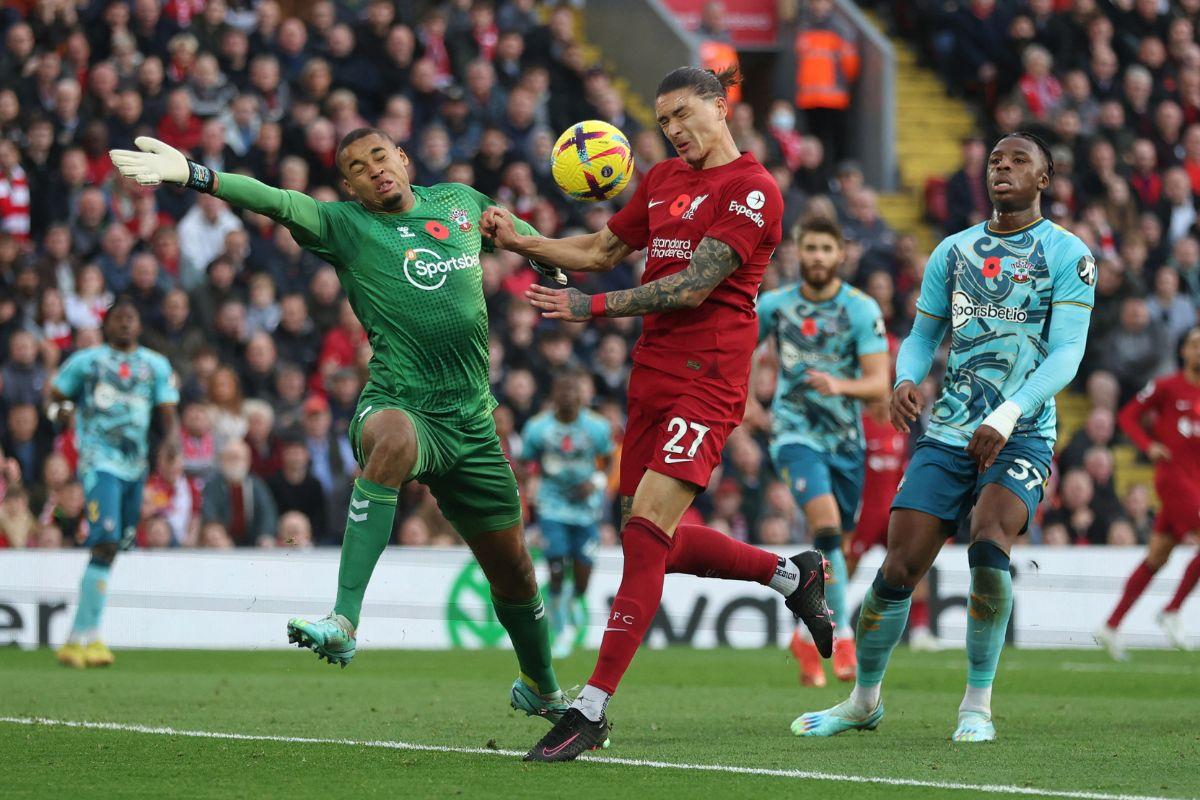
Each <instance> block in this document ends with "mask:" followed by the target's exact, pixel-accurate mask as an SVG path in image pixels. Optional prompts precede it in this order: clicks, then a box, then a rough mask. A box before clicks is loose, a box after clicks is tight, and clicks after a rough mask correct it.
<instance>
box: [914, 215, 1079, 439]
mask: <svg viewBox="0 0 1200 800" xmlns="http://www.w3.org/2000/svg"><path fill="white" fill-rule="evenodd" d="M1095 285H1096V262H1095V260H1094V259H1093V258H1092V254H1091V253H1090V252H1089V251H1088V249H1087V246H1086V245H1084V243H1083V242H1082V241H1080V240H1079V238H1078V237H1076V236H1075V235H1074V234H1072V233H1070V232H1069V231H1067V230H1066V229H1064V228H1062V227H1061V226H1059V225H1056V224H1054V223H1053V222H1050V221H1048V220H1044V219H1043V220H1039V221H1038V222H1036V223H1034V224H1032V225H1031V226H1029V227H1027V228H1025V229H1023V230H1020V231H1016V232H1013V233H1007V234H1004V235H1000V234H997V233H992V232H991V231H990V230H989V229H988V223H986V222H984V223H980V224H979V225H976V226H974V227H971V228H968V229H966V230H965V231H962V232H961V233H956V234H954V235H953V236H948V237H946V238H945V239H943V240H942V243H941V244H939V245H938V247H937V249H936V250H934V251H933V255H932V256H930V258H929V264H928V266H927V267H926V268H925V276H924V278H923V279H922V282H921V295H920V297H919V298H918V300H917V311H918V313H920V314H923V315H925V316H927V317H931V318H934V319H936V320H940V321H942V324H943V325H944V324H945V323H946V322H948V323H949V325H950V328H951V339H950V356H949V359H948V361H947V364H946V376H945V378H944V379H943V381H942V390H941V393H940V394H939V395H938V398H937V401H936V402H935V403H934V405H933V408H932V410H931V415H930V425H929V429H928V431H927V435H928V436H929V437H930V438H931V439H934V440H936V441H939V442H943V443H945V444H950V445H955V446H960V447H965V446H966V445H967V443H968V442H970V440H971V436H972V435H973V434H974V433H975V429H976V428H978V427H979V424H980V423H981V422H982V421H983V419H984V417H986V416H987V415H988V414H989V413H990V412H991V411H993V410H994V409H995V408H997V407H998V406H999V405H1000V404H1001V403H1003V402H1004V401H1005V400H1006V399H1012V398H1013V397H1014V396H1016V395H1017V392H1018V390H1019V389H1021V388H1022V386H1024V385H1025V384H1026V383H1027V382H1028V381H1029V378H1030V376H1031V375H1032V374H1033V372H1034V370H1035V369H1037V367H1038V366H1039V365H1040V364H1041V363H1042V362H1043V361H1045V360H1046V357H1047V354H1048V353H1049V351H1050V346H1049V340H1050V328H1051V319H1052V316H1053V314H1054V309H1055V308H1056V307H1062V306H1074V307H1082V308H1083V309H1084V312H1083V313H1084V314H1085V315H1086V313H1087V311H1088V310H1090V309H1091V307H1092V304H1093V302H1094V298H1095ZM1083 327H1084V328H1086V316H1085V317H1084V322H1083ZM1079 347H1080V348H1082V343H1080V344H1079ZM1075 363H1076V364H1077V359H1076V361H1075ZM900 372H901V373H903V370H902V369H901V370H900ZM1073 374H1074V373H1073V372H1072V375H1073ZM1072 375H1066V376H1063V377H1064V381H1063V383H1064V384H1065V382H1067V381H1069V380H1070V379H1071V377H1072ZM900 377H901V378H903V377H904V376H903V374H901V376H900ZM1056 421H1057V420H1056V415H1055V408H1054V396H1053V394H1052V393H1051V394H1049V395H1048V397H1046V398H1045V400H1044V402H1042V403H1040V404H1039V405H1037V407H1036V408H1032V409H1030V410H1028V411H1027V413H1026V414H1025V415H1024V416H1022V417H1021V418H1020V420H1019V421H1018V422H1017V425H1016V427H1015V428H1014V429H1013V434H1012V438H1014V439H1016V438H1036V439H1042V440H1044V441H1045V442H1046V444H1047V445H1049V446H1051V447H1053V444H1054V440H1055V437H1056Z"/></svg>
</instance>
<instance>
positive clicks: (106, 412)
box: [49, 300, 179, 668]
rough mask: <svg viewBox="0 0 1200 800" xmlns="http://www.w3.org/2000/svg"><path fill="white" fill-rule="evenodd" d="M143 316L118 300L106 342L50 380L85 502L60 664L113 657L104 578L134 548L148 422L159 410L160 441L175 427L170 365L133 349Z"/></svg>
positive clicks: (55, 415) (99, 662)
mask: <svg viewBox="0 0 1200 800" xmlns="http://www.w3.org/2000/svg"><path fill="white" fill-rule="evenodd" d="M141 329H142V325H141V319H140V318H139V316H138V311H137V308H136V307H135V306H134V305H133V304H132V303H130V302H128V301H127V300H117V302H116V303H115V304H113V306H112V308H110V309H109V310H108V314H107V315H106V316H105V318H104V339H105V344H103V345H100V346H97V347H89V348H88V349H87V350H81V351H80V352H78V353H75V354H74V355H73V356H71V357H70V358H68V359H67V360H66V362H65V363H64V364H63V365H62V369H60V370H59V372H58V375H57V377H55V379H54V385H53V392H52V395H53V400H52V402H51V404H50V408H49V412H50V413H49V415H50V417H51V419H53V420H54V421H56V422H62V421H64V420H65V419H66V418H67V417H68V416H70V414H71V412H72V411H76V427H75V433H76V438H77V440H78V449H79V478H80V481H81V482H82V483H83V489H84V492H85V494H86V497H87V503H86V513H87V522H88V538H87V544H88V547H90V548H91V550H92V558H91V561H89V562H88V565H87V569H85V570H84V572H83V581H82V583H81V585H80V589H79V606H78V608H77V609H76V610H75V622H74V624H73V625H72V626H71V635H70V638H69V639H68V640H67V643H66V644H65V645H63V647H62V648H60V649H59V651H58V660H59V662H61V663H63V664H66V665H67V666H71V667H76V668H82V667H94V666H107V665H108V664H111V663H112V662H113V655H112V652H111V651H110V650H109V649H108V648H107V647H106V646H105V645H104V643H103V642H101V641H100V638H99V630H100V618H101V616H102V615H103V614H104V604H105V600H106V595H107V589H108V577H109V572H110V570H111V568H112V563H113V559H114V558H116V555H117V551H118V550H119V549H124V548H128V547H129V546H130V545H132V544H133V537H134V534H135V533H136V532H137V525H138V520H139V518H140V517H141V512H142V486H143V484H144V483H145V480H146V467H147V463H148V458H147V456H148V455H149V448H150V445H149V436H150V420H151V416H152V412H153V411H154V410H155V409H158V410H159V414H160V418H161V427H162V435H163V441H164V442H173V441H174V439H175V430H176V424H175V421H176V415H175V405H176V403H178V402H179V391H178V390H177V389H176V388H175V382H174V378H173V376H172V372H171V364H170V362H168V361H167V359H166V358H165V357H164V356H162V355H159V354H158V353H156V352H154V351H153V350H147V349H146V348H145V347H139V346H138V336H139V335H140V334H141Z"/></svg>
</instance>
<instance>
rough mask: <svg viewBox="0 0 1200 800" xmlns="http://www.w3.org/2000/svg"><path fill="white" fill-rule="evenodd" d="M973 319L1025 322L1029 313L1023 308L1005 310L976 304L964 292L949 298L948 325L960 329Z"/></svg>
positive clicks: (1000, 307) (985, 304)
mask: <svg viewBox="0 0 1200 800" xmlns="http://www.w3.org/2000/svg"><path fill="white" fill-rule="evenodd" d="M973 319H980V320H995V321H998V322H1025V321H1026V320H1028V319H1029V313H1028V312H1027V311H1025V309H1023V308H1007V307H1005V306H997V305H992V304H991V303H976V302H975V301H974V300H972V299H971V298H970V297H969V296H968V295H967V293H966V292H955V293H954V294H952V295H951V296H950V324H951V325H952V326H953V327H954V328H955V329H958V328H961V327H962V326H963V325H966V324H967V323H968V322H970V321H971V320H973Z"/></svg>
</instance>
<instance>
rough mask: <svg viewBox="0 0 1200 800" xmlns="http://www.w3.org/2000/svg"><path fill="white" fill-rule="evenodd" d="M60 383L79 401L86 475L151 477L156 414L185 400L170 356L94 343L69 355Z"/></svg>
mask: <svg viewBox="0 0 1200 800" xmlns="http://www.w3.org/2000/svg"><path fill="white" fill-rule="evenodd" d="M54 388H55V389H57V390H58V391H60V392H62V394H63V395H65V396H66V397H67V398H69V399H70V400H72V401H74V402H75V404H76V412H75V420H76V423H75V424H76V437H77V439H78V447H79V473H80V475H86V474H87V473H90V472H105V473H108V474H110V475H112V476H114V477H116V478H120V479H121V480H126V481H137V480H141V479H142V478H144V477H145V475H146V467H147V464H146V457H147V451H148V450H149V442H148V441H147V439H148V434H149V432H150V420H151V416H152V413H153V411H154V409H155V407H157V406H160V405H167V404H173V403H178V402H179V390H178V389H177V388H176V387H175V381H174V378H173V376H172V373H171V364H170V362H168V361H167V359H166V358H165V357H164V356H162V355H159V354H158V353H156V352H154V351H153V350H148V349H146V348H145V347H139V348H137V349H136V350H133V351H131V352H128V353H124V352H120V351H118V350H113V349H112V348H111V347H109V346H108V345H100V346H99V347H89V348H88V349H86V350H81V351H79V352H78V353H76V354H74V355H73V356H71V357H70V358H68V359H67V360H66V362H65V363H64V364H63V366H62V369H60V370H59V372H58V376H57V377H56V378H55V379H54Z"/></svg>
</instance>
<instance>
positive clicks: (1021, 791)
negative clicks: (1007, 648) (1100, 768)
mask: <svg viewBox="0 0 1200 800" xmlns="http://www.w3.org/2000/svg"><path fill="white" fill-rule="evenodd" d="M0 723H5V724H10V725H27V726H31V727H38V726H45V727H58V728H75V729H82V730H94V731H117V732H121V733H143V734H150V735H156V736H183V737H188V738H193V739H220V740H226V741H229V740H232V741H242V742H279V743H281V744H324V745H340V746H344V747H375V748H380V749H385V750H415V751H420V752H427V753H454V754H459V755H485V756H509V757H514V758H516V757H520V756H523V755H524V753H523V752H522V751H520V750H498V749H497V750H493V749H491V748H487V747H451V746H448V745H435V744H416V743H414V742H399V741H386V740H379V739H376V740H369V739H334V738H318V737H310V736H277V735H270V734H259V733H231V732H226V731H196V730H186V729H181V728H171V727H167V726H159V725H137V724H132V723H124V722H88V721H85V720H66V719H47V718H45V717H4V716H0ZM580 761H582V762H585V763H593V764H615V765H618V766H624V767H642V768H644V769H667V770H679V771H684V772H720V773H725V774H733V775H757V776H763V777H770V778H790V779H794V780H810V781H826V782H830V783H859V784H877V785H881V786H913V787H918V788H925V789H950V790H959V791H966V792H981V793H985V794H1012V795H1026V796H1032V797H1061V798H1068V799H1069V800H1184V799H1183V798H1174V797H1156V796H1152V795H1136V794H1111V793H1106V792H1084V791H1069V790H1056V789H1037V788H1034V787H1030V786H1014V785H1011V784H987V783H957V782H954V781H926V780H920V779H917V778H886V777H876V776H870V775H842V774H838V773H834V772H815V771H811V770H802V769H771V768H768V767H739V766H735V765H731V764H685V763H675V762H671V761H651V760H645V759H638V758H619V757H612V756H597V755H590V754H585V755H584V756H582V757H581V758H580Z"/></svg>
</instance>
